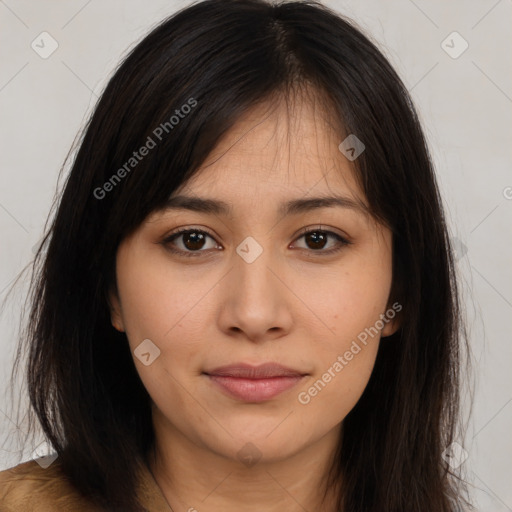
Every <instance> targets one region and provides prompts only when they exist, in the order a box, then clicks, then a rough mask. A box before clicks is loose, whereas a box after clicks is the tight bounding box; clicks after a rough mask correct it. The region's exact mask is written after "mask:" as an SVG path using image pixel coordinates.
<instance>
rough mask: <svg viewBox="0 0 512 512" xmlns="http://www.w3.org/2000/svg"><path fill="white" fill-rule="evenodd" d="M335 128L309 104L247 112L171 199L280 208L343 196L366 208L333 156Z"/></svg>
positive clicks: (349, 173) (346, 164)
mask: <svg viewBox="0 0 512 512" xmlns="http://www.w3.org/2000/svg"><path fill="white" fill-rule="evenodd" d="M340 124H341V123H338V122H336V121H333V118H332V112H331V113H329V112H327V111H326V109H325V107H324V106H323V104H322V103H321V102H319V101H315V100H314V99H310V100H305V99H300V100H287V101H280V102H279V103H277V104H268V103H267V104H262V105H258V106H257V107H253V108H252V109H250V110H249V111H247V112H246V114H245V115H244V116H242V117H241V118H240V119H239V120H238V121H237V122H236V123H235V125H234V126H233V127H232V128H231V129H230V130H229V131H228V132H227V133H226V134H225V135H224V136H223V137H222V139H221V140H220V142H219V143H218V144H217V146H216V147H215V148H214V150H213V151H212V152H211V153H210V154H209V155H208V157H207V158H206V160H205V162H204V163H203V165H202V166H201V167H200V168H199V169H198V170H197V171H196V173H195V174H194V176H192V178H190V179H189V180H188V181H187V182H186V183H185V184H183V185H182V186H181V187H180V188H179V189H177V190H176V191H175V192H174V194H173V196H175V195H182V194H184V193H187V195H188V194H190V193H194V194H197V195H199V196H206V195H207V196H215V197H221V196H222V197H225V198H227V201H230V199H232V200H233V201H234V200H235V199H237V198H238V199H239V200H240V199H241V198H245V199H246V200H248V201H250V200H256V198H257V200H258V201H261V199H264V200H265V202H266V203H273V202H279V203H282V200H283V198H286V197H294V198H297V197H301V196H303V197H304V198H307V197H308V196H314V197H317V196H318V195H322V196H326V195H343V196H344V197H347V198H352V199H353V200H354V201H355V202H362V203H363V204H366V200H365V197H364V193H363V192H362V190H361V189H360V187H359V185H358V182H357V180H356V177H355V171H354V169H353V166H352V163H351V162H350V161H349V160H348V159H347V158H346V157H345V156H344V155H343V154H342V153H341V152H340V151H339V149H338V146H339V144H340V142H341V141H342V140H343V138H344V137H345V134H344V133H342V128H341V127H340Z"/></svg>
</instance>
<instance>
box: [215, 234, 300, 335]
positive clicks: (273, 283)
mask: <svg viewBox="0 0 512 512" xmlns="http://www.w3.org/2000/svg"><path fill="white" fill-rule="evenodd" d="M233 260H234V261H233V267H232V268H231V270H230V271H229V273H228V275H227V276H226V278H225V279H224V280H223V283H224V284H223V285H222V288H221V292H220V298H221V299H220V300H221V302H220V303H219V308H220V312H219V323H220V328H221V329H222V330H223V331H224V332H225V333H226V334H228V335H229V336H232V337H233V336H237V337H239V338H246V339H248V340H250V341H253V342H262V341H265V340H269V339H277V338H280V337H282V336H285V335H286V334H287V333H288V332H289V331H290V329H291V327H292V318H293V315H292V307H293V301H297V298H296V297H295V296H294V294H293V292H292V290H291V289H290V288H289V286H290V285H289V284H288V283H287V281H289V279H287V276H286V275H285V274H286V272H285V269H284V266H283V265H280V264H279V258H277V257H275V251H272V250H271V249H269V248H266V249H264V248H263V245H262V244H260V243H258V242H257V241H256V240H255V239H254V238H251V237H248V239H246V240H245V241H244V242H242V243H241V244H240V245H239V246H238V248H237V252H236V254H234V255H233Z"/></svg>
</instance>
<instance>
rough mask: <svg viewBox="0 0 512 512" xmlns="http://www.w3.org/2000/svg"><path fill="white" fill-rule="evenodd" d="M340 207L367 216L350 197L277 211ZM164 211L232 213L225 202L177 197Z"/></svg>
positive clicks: (296, 203)
mask: <svg viewBox="0 0 512 512" xmlns="http://www.w3.org/2000/svg"><path fill="white" fill-rule="evenodd" d="M333 207H341V208H348V209H352V210H354V211H356V212H358V213H360V214H364V215H367V213H368V211H367V208H366V206H365V205H363V204H360V203H359V202H357V201H355V200H354V199H352V198H350V197H345V196H324V197H308V198H301V199H292V200H291V201H287V202H285V203H282V204H281V205H280V207H279V209H278V215H282V216H286V215H298V214H300V213H306V212H309V211H311V210H316V209H318V208H333ZM164 209H165V210H190V211H193V212H198V213H208V214H216V215H229V214H231V212H232V208H231V205H230V204H229V203H226V202H225V201H219V200H215V199H206V198H201V197H191V196H184V195H177V196H173V197H170V198H169V199H168V200H167V203H166V204H165V206H164Z"/></svg>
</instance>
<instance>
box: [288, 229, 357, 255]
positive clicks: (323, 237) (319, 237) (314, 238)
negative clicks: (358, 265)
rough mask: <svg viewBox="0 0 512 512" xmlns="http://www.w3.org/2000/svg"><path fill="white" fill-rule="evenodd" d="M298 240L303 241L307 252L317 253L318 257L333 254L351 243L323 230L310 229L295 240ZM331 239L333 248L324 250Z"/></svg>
mask: <svg viewBox="0 0 512 512" xmlns="http://www.w3.org/2000/svg"><path fill="white" fill-rule="evenodd" d="M300 238H303V239H304V240H305V243H306V249H309V252H317V253H319V254H318V255H322V254H323V255H329V254H333V253H335V252H338V251H340V250H341V249H343V248H344V247H345V246H346V245H349V244H350V243H351V242H349V241H348V240H346V239H345V238H343V237H342V236H340V235H338V234H337V233H333V232H332V231H326V230H323V229H313V230H311V229H310V230H309V231H305V232H303V233H302V235H301V236H300V237H299V238H298V239H297V240H299V239H300ZM333 239H334V241H335V243H334V247H333V248H330V249H327V250H324V248H325V247H326V246H327V245H328V244H329V241H330V240H333ZM315 256H316V255H315Z"/></svg>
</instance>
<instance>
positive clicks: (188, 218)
mask: <svg viewBox="0 0 512 512" xmlns="http://www.w3.org/2000/svg"><path fill="white" fill-rule="evenodd" d="M288 108H289V110H287V107H286V105H284V104H283V103H281V104H280V107H279V108H272V109H271V110H266V109H265V108H264V107H263V106H258V107H257V108H253V109H252V110H251V111H249V112H248V113H247V114H246V115H245V116H244V117H243V118H241V119H240V120H239V121H238V123H237V124H236V125H235V126H234V128H233V129H232V130H231V131H230V132H229V133H228V134H227V135H226V136H225V137H224V138H223V139H222V141H221V143H220V144H219V145H218V146H217V148H216V149H215V150H214V151H213V152H212V154H211V155H210V156H209V158H208V159H207V161H206V162H205V163H204V165H203V166H202V168H201V169H200V172H198V174H196V175H195V176H194V177H193V178H192V179H191V180H190V181H189V182H188V183H186V184H185V185H184V186H182V187H181V188H180V189H179V190H178V191H175V192H174V193H173V194H177V193H178V192H180V193H181V194H186V195H190V196H193V197H195V196H199V197H204V198H213V199H218V200H224V201H226V202H228V203H230V204H231V205H232V214H231V215H216V214H211V213H210V214H207V213H198V212H192V211H186V210H168V211H160V212H155V213H153V214H152V215H150V216H149V217H148V218H147V219H146V220H145V221H144V222H143V223H142V225H141V226H140V227H139V228H138V229H137V230H136V231H135V232H134V233H133V234H132V235H131V236H130V237H128V238H126V239H125V240H124V241H123V242H122V243H121V245H120V246H119V249H118V253H117V290H118V291H117V293H112V295H111V303H112V306H111V316H112V323H113V325H114V327H115V328H116V329H118V330H120V331H124V332H126V335H127V338H128V342H129V344H130V348H131V350H132V354H133V351H134V350H135V349H136V348H137V346H139V344H140V343H141V342H142V341H143V340H145V339H150V340H151V341H152V342H153V343H154V344H155V345H156V346H157V347H158V348H159V349H160V355H159V356H158V357H157V358H156V359H154V361H153V362H152V363H151V364H150V365H148V366H146V365H144V364H143V363H142V362H141V361H140V360H139V358H138V357H135V356H134V361H135V365H136V368H137V371H138V373H139V375H140V378H141V380H142V382H143V384H144V386H145V387H146V389H147V390H148V392H149V394H150V396H151V398H152V400H153V423H154V427H155V433H156V452H157V457H156V459H154V460H153V459H152V461H151V464H150V468H151V470H152V472H153V474H154V476H155V479H156V481H157V483H158V484H159V486H160V488H161V489H162V492H163V493H164V495H165V497H166V499H167V500H168V502H169V504H170V505H171V506H172V508H173V510H175V511H176V512H177V511H178V510H183V511H190V512H192V511H194V510H197V511H198V512H202V511H209V512H220V511H223V512H230V511H235V510H236V511H239V510H244V511H249V512H252V511H254V512H256V511H258V512H261V511H268V512H274V511H278V510H279V511H282V510H287V511H290V512H295V511H301V512H303V511H304V510H309V511H313V510H320V509H321V510H326V511H334V510H335V507H334V501H333V500H334V490H332V491H331V492H330V493H328V496H327V499H326V501H325V502H324V503H323V504H322V503H321V498H322V496H321V492H320V489H322V487H321V485H322V482H324V480H325V477H326V472H327V470H328V468H329V463H330V462H331V460H332V456H333V455H332V454H333V452H334V450H335V448H336V446H337V443H338V439H339V438H340V435H341V429H342V422H343V419H344V418H345V416H346V415H347V414H348V413H349V412H350V410H351V409H352V408H353V407H354V405H355V404H356V403H357V401H358V400H359V398H360V396H361V395H362V393H363V391H364V389H365V387H366V385H367V383H368V380H369V378H370V375H371V372H372V369H373V366H374V363H375V358H376V354H377V349H378V345H379V342H380V337H381V336H382V337H384V336H389V335H390V334H392V333H394V332H395V331H396V330H397V329H398V327H399V320H398V318H399V317H398V316H396V317H395V319H394V320H392V321H389V322H388V323H387V324H386V325H385V326H384V328H383V330H382V331H381V332H380V335H377V336H375V337H373V338H370V341H369V342H368V343H367V345H366V346H362V345H361V346H362V350H361V351H360V352H359V353H358V354H357V355H355V356H354V357H353V359H352V360H351V361H349V362H347V365H346V366H344V368H343V369H342V371H340V372H338V373H336V374H335V375H336V376H335V377H334V378H332V379H331V381H330V382H329V383H328V384H326V385H325V387H323V389H322V390H321V391H320V392H318V393H317V394H316V395H315V396H314V397H311V400H310V401H309V403H307V404H303V403H300V402H299V400H298V395H299V393H300V392H304V391H306V392H307V390H308V389H309V388H310V387H311V386H312V384H313V383H314V382H316V381H317V380H318V379H320V378H322V375H323V374H325V372H326V371H327V370H328V368H330V367H331V368H332V366H333V363H334V362H335V361H336V360H337V358H338V356H340V355H343V354H344V353H345V352H346V351H347V350H349V349H350V346H351V343H352V342H353V341H354V340H356V339H357V336H358V334H360V333H361V332H362V331H364V329H365V328H368V327H370V326H374V325H375V323H376V321H377V320H378V319H379V318H380V316H379V315H380V314H384V313H385V312H386V310H388V309H389V307H390V304H391V302H388V301H390V300H391V299H390V297H389V293H390V289H391V283H392V272H391V269H392V249H391V248H392V235H391V232H390V231H389V229H388V228H386V227H384V226H382V225H380V224H376V223H375V221H374V220H373V219H372V218H371V217H369V216H368V215H365V213H364V212H363V211H358V210H356V209H350V208H341V207H331V208H318V209H314V210H311V211H308V212H304V213H300V214H297V215H288V216H284V217H283V216H279V215H278V213H277V208H278V206H279V205H280V204H281V203H282V202H283V201H287V200H290V199H297V198H306V197H316V196H321V195H333V194H339V195H345V196H348V197H351V198H353V199H359V200H361V201H363V202H364V203H365V204H367V202H366V199H365V197H364V194H363V192H362V190H361V189H360V188H359V186H358V184H357V182H356V180H355V178H354V172H353V169H352V168H351V165H352V163H351V162H350V161H349V160H348V159H347V158H346V157H345V156H344V155H343V154H342V153H341V152H340V151H339V149H338V145H339V144H340V142H341V141H342V140H343V139H344V138H345V136H346V135H340V130H339V129H334V128H333V127H332V124H331V123H330V122H329V121H328V115H327V113H326V112H325V111H324V110H323V109H322V107H321V106H320V103H319V102H315V101H314V100H312V99H308V100H307V101H303V100H302V101H301V100H297V101H295V102H293V104H289V105H288ZM368 149H369V148H367V149H366V150H368ZM319 225H321V226H322V229H323V230H327V231H332V232H334V233H336V234H339V235H341V236H342V237H344V238H346V239H347V240H349V241H350V242H351V244H350V245H347V246H344V247H342V248H341V250H340V251H339V252H337V253H334V254H330V255H329V254H327V251H329V249H332V248H336V247H339V246H340V244H339V242H338V241H337V239H336V238H335V237H333V236H332V235H329V238H328V240H327V241H326V242H325V245H324V246H322V244H319V243H318V242H316V244H315V239H311V237H310V236H309V237H308V236H303V235H301V233H300V230H301V229H302V228H308V230H309V228H311V230H315V229H317V230H318V228H319ZM176 228H195V229H200V230H206V231H207V232H208V233H209V234H211V236H212V238H210V237H209V236H206V239H205V240H204V242H203V245H202V246H201V244H200V243H199V244H198V243H197V242H195V243H194V240H193V239H192V241H191V240H190V238H187V236H186V235H181V236H178V237H177V238H176V239H175V240H174V242H168V243H167V246H166V245H165V243H163V242H162V241H163V240H164V239H165V238H166V236H168V235H169V234H170V233H172V232H173V231H174V230H176ZM248 236H251V237H253V238H254V239H255V240H256V241H257V243H258V244H259V245H260V246H261V248H262V249H263V252H262V253H261V254H260V255H259V256H258V257H257V258H256V260H255V261H253V262H252V263H247V262H246V261H245V260H244V259H243V258H242V257H240V256H239V255H238V254H237V252H236V248H237V247H238V246H239V244H240V243H241V242H242V241H243V240H244V239H245V238H246V237H248ZM317 247H318V248H317ZM169 248H174V249H176V250H180V249H181V250H182V251H184V252H186V251H188V252H194V248H196V249H195V252H196V253H197V252H198V251H203V252H201V253H200V254H199V256H197V257H186V256H179V255H177V254H173V253H172V252H170V250H169ZM217 248H221V249H222V250H219V249H217ZM322 251H323V252H322ZM334 283H336V284H335V285H334ZM238 362H246V363H249V364H253V365H257V364H260V363H263V362H278V363H281V364H283V365H285V366H288V367H291V368H294V369H298V370H301V371H303V372H305V373H308V374H309V375H308V376H307V377H304V378H303V380H302V381H301V382H299V384H298V385H296V386H295V387H293V388H292V389H290V390H287V391H285V392H284V393H282V394H280V395H278V396H277V397H275V398H272V399H270V400H268V401H265V402H262V403H247V402H244V401H240V400H237V399H235V398H231V397H228V396H226V395H225V394H223V393H222V392H221V391H219V389H218V387H217V386H215V385H214V384H213V383H212V382H211V380H210V379H209V378H208V377H207V376H205V375H204V374H202V372H204V371H205V370H207V369H213V368H215V367H218V366H221V365H227V364H233V363H238ZM303 396H304V395H303ZM333 404H336V406H334V405H333ZM246 443H252V445H254V447H255V453H256V454H257V455H258V456H259V457H260V458H259V460H258V461H257V463H255V464H254V465H251V466H248V465H246V464H244V463H243V462H242V461H241V460H240V459H239V455H238V454H239V451H240V450H241V449H242V448H243V447H244V445H246ZM245 450H247V448H245ZM242 453H244V452H242Z"/></svg>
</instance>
